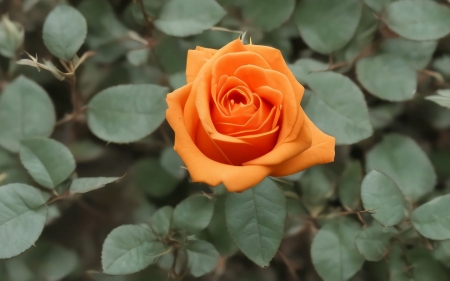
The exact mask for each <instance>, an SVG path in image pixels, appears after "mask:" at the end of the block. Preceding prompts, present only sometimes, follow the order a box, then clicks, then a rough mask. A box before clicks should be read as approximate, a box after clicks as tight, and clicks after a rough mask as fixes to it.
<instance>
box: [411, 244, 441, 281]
mask: <svg viewBox="0 0 450 281" xmlns="http://www.w3.org/2000/svg"><path fill="white" fill-rule="evenodd" d="M406 256H407V259H408V261H409V262H410V264H411V267H412V273H413V277H414V281H429V280H448V279H449V275H448V274H447V271H446V269H445V268H444V267H443V266H442V265H441V264H440V263H439V262H438V261H436V260H434V259H433V256H432V252H431V251H430V250H427V249H419V248H416V249H413V250H410V251H408V252H407V253H406Z"/></svg>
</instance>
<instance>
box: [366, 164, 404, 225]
mask: <svg viewBox="0 0 450 281" xmlns="http://www.w3.org/2000/svg"><path fill="white" fill-rule="evenodd" d="M361 199H362V202H363V205H364V209H366V210H369V211H370V212H371V215H372V217H373V218H374V219H376V220H377V221H378V222H379V223H381V224H382V225H384V226H392V225H396V224H398V223H399V222H401V221H402V220H403V219H404V218H405V216H406V213H407V208H406V201H405V198H404V197H403V194H402V192H401V191H400V189H399V188H398V186H397V185H396V184H395V182H394V181H393V180H392V179H390V178H389V177H388V176H386V175H384V174H382V173H380V172H378V171H375V170H374V171H371V172H370V173H368V174H367V175H366V176H365V177H364V180H363V182H362V185H361Z"/></svg>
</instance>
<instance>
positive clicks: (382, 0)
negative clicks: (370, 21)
mask: <svg viewBox="0 0 450 281" xmlns="http://www.w3.org/2000/svg"><path fill="white" fill-rule="evenodd" d="M390 2H392V0H364V3H365V4H366V5H367V6H369V7H370V8H371V9H372V10H374V11H375V12H377V13H381V12H382V11H383V10H384V9H385V8H386V6H387V5H388V4H389V3H390Z"/></svg>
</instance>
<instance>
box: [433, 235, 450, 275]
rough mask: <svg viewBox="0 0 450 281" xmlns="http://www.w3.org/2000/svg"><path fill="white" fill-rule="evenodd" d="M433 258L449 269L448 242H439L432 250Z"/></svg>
mask: <svg viewBox="0 0 450 281" xmlns="http://www.w3.org/2000/svg"><path fill="white" fill-rule="evenodd" d="M433 257H434V258H435V259H436V260H438V261H440V262H441V263H442V264H444V265H445V266H446V267H447V268H448V267H450V240H443V241H439V242H438V244H437V246H436V247H435V248H434V251H433Z"/></svg>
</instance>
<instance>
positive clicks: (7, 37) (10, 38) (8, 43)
mask: <svg viewBox="0 0 450 281" xmlns="http://www.w3.org/2000/svg"><path fill="white" fill-rule="evenodd" d="M0 2H1V1H0ZM24 34H25V32H24V29H23V26H22V25H21V24H20V23H18V22H14V21H11V20H10V19H9V17H8V14H3V15H2V17H1V19H0V55H2V56H5V57H7V58H11V59H13V58H14V57H15V55H16V51H17V50H18V49H19V48H20V47H22V44H23V39H24Z"/></svg>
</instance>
